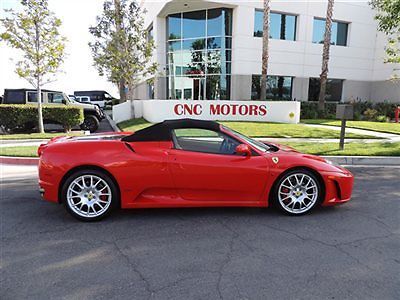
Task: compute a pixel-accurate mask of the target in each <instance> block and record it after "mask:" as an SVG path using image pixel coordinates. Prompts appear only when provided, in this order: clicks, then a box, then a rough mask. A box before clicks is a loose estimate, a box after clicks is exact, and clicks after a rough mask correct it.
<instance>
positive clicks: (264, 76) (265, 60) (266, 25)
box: [260, 0, 271, 100]
mask: <svg viewBox="0 0 400 300" xmlns="http://www.w3.org/2000/svg"><path fill="white" fill-rule="evenodd" d="M270 11H271V0H264V22H263V48H262V70H261V93H260V99H261V100H267V70H268V59H269V53H268V50H269V45H268V44H269V14H270Z"/></svg>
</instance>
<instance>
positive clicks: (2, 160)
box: [0, 156, 39, 166]
mask: <svg viewBox="0 0 400 300" xmlns="http://www.w3.org/2000/svg"><path fill="white" fill-rule="evenodd" d="M0 164H6V165H25V166H37V165H38V164H39V158H38V157H13V156H0Z"/></svg>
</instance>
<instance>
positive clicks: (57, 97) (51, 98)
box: [47, 93, 64, 103]
mask: <svg viewBox="0 0 400 300" xmlns="http://www.w3.org/2000/svg"><path fill="white" fill-rule="evenodd" d="M47 100H48V102H49V103H62V102H63V100H64V95H63V94H62V93H48V94H47Z"/></svg>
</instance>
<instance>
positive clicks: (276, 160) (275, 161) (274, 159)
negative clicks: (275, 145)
mask: <svg viewBox="0 0 400 300" xmlns="http://www.w3.org/2000/svg"><path fill="white" fill-rule="evenodd" d="M272 161H273V162H274V164H277V163H278V162H279V158H278V157H276V156H274V157H273V158H272Z"/></svg>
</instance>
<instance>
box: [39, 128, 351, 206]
mask: <svg viewBox="0 0 400 300" xmlns="http://www.w3.org/2000/svg"><path fill="white" fill-rule="evenodd" d="M221 131H223V132H224V133H226V134H228V135H230V133H229V132H228V131H226V130H224V129H223V128H221ZM130 134H131V133H130V132H125V133H112V134H108V136H109V137H110V136H111V137H114V138H115V139H108V140H107V139H102V137H103V136H102V135H97V136H96V135H94V136H90V137H88V138H87V140H85V138H83V139H82V137H80V138H76V137H75V138H74V137H72V138H66V137H59V138H56V139H53V140H51V141H50V142H49V143H48V144H46V145H43V146H41V147H40V148H39V150H38V151H39V153H40V161H39V185H40V187H41V191H42V195H43V198H44V199H45V200H47V201H51V202H56V203H58V202H60V190H61V188H62V184H63V181H64V180H65V179H66V178H67V177H68V175H69V174H71V172H73V171H74V170H77V169H78V168H98V169H101V170H104V171H106V172H107V173H109V175H111V176H112V178H113V179H114V180H115V182H116V183H117V186H118V188H119V192H120V203H121V207H122V208H151V207H153V208H155V207H208V206H249V207H250V206H251V207H267V206H268V204H269V194H270V191H271V189H272V187H273V184H274V183H275V182H276V181H277V180H278V178H279V177H280V176H281V175H282V174H283V173H284V172H285V171H287V170H289V169H293V168H307V169H309V170H312V171H314V172H315V173H316V174H318V176H319V177H320V178H321V179H322V182H323V185H324V200H323V202H322V205H324V206H331V205H335V204H340V203H343V202H346V201H348V200H350V197H351V193H352V188H353V175H352V174H351V173H350V172H349V171H348V170H346V169H344V168H341V167H338V166H333V165H330V164H328V163H327V162H326V161H325V160H324V159H323V158H320V157H318V156H313V155H308V154H302V153H299V152H297V151H295V150H294V149H292V148H289V147H285V146H281V145H276V146H277V147H278V148H279V150H278V151H276V152H267V153H263V152H260V151H258V150H257V149H256V148H253V147H252V146H251V145H250V144H248V143H246V141H244V140H242V141H241V142H242V143H243V144H246V145H247V146H248V147H249V148H250V149H251V151H254V152H256V153H258V154H259V155H244V156H239V155H220V154H209V153H201V152H191V151H184V150H178V149H174V147H173V142H171V141H160V142H157V141H151V142H144V141H141V142H124V141H121V140H120V139H119V137H121V138H122V137H124V136H127V135H130ZM231 136H232V135H231ZM236 138H237V137H236ZM132 149H134V151H132Z"/></svg>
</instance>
